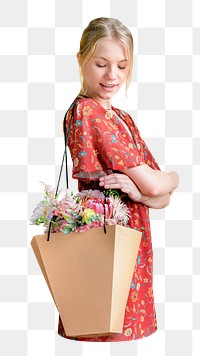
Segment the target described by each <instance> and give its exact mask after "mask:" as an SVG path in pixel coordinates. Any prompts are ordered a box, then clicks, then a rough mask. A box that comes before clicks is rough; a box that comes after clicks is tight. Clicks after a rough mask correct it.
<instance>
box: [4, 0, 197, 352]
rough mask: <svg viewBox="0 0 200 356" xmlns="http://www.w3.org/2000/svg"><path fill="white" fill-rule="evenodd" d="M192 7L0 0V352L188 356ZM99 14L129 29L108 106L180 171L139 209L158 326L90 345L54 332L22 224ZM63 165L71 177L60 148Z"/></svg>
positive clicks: (193, 223) (53, 174)
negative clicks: (125, 60) (144, 217)
mask: <svg viewBox="0 0 200 356" xmlns="http://www.w3.org/2000/svg"><path fill="white" fill-rule="evenodd" d="M199 14H200V1H199V0H193V1H191V0H166V1H165V0H151V1H149V0H139V1H137V0H133V1H130V0H129V1H128V0H123V1H121V0H110V1H109V0H101V1H94V0H82V1H81V0H73V1H72V2H69V1H65V0H18V1H16V0H6V1H3V0H0V181H1V184H0V202H1V204H0V218H1V235H0V354H1V355H2V356H13V355H19V356H36V355H37V356H44V355H48V356H64V355H65V356H66V355H70V356H71V355H72V354H73V355H74V356H91V355H95V356H100V355H101V356H102V355H103V356H121V355H126V356H129V355H130V356H148V355H156V356H157V355H159V356H172V355H173V356H174V355H181V356H188V355H191V356H197V355H199V353H200V235H199V231H200V221H199V220H200V183H199V182H200V154H199V152H200V140H199V138H200V16H199ZM99 16H105V17H115V18H118V19H119V20H121V21H122V22H123V23H124V24H125V25H126V26H128V27H129V29H130V30H131V32H132V34H133V37H134V68H133V79H132V82H131V86H130V88H129V91H128V98H126V97H125V92H124V89H123V88H122V89H121V92H120V93H118V94H117V96H116V97H115V98H114V100H113V105H115V106H117V107H119V108H121V109H123V110H126V111H128V112H129V113H130V114H131V115H132V117H133V119H134V120H135V122H136V124H137V125H138V127H139V130H140V132H141V134H142V136H143V137H144V139H145V140H146V142H147V144H148V146H149V147H150V149H151V151H152V153H153V155H154V156H155V158H156V159H157V161H158V162H159V164H160V166H161V169H162V170H166V171H170V170H176V171H178V173H179V175H180V186H179V187H178V189H177V191H176V192H175V193H174V194H173V195H172V198H171V204H170V205H169V206H168V207H167V208H165V209H162V210H154V209H150V216H151V227H152V239H153V247H154V294H155V302H156V310H157V319H158V331H157V332H156V333H155V334H153V335H152V336H150V337H147V338H145V339H142V340H138V341H131V342H130V341H129V342H116V343H101V344H98V343H92V342H91V343H90V342H78V341H72V340H67V339H64V338H62V337H60V336H58V334H57V323H58V313H57V310H56V309H55V307H54V303H53V301H52V298H51V295H50V293H49V291H48V288H47V286H46V283H45V281H44V278H43V276H42V274H41V272H40V270H39V267H38V265H37V262H36V260H35V257H34V255H33V252H32V249H31V247H30V241H31V238H32V236H34V235H35V234H39V233H42V228H40V227H35V226H30V225H29V221H28V219H29V218H30V215H31V213H32V210H33V208H34V207H35V204H36V203H38V202H39V201H40V199H41V198H42V195H43V187H42V185H41V184H40V183H39V181H40V180H41V181H44V182H47V183H48V184H51V185H54V186H55V184H56V182H57V179H58V173H59V169H60V164H61V159H62V154H63V149H64V140H63V133H62V121H63V117H64V114H65V112H66V110H67V109H68V107H69V105H70V104H71V102H72V101H73V99H74V98H75V96H76V95H77V93H78V91H79V88H80V84H79V69H78V65H77V61H76V53H77V52H78V49H79V40H80V36H81V33H82V31H83V29H84V28H85V27H86V26H87V24H88V22H89V21H90V20H91V19H93V18H96V17H99ZM69 164H70V173H69V174H70V176H71V159H70V155H69ZM64 184H65V179H64V177H62V181H61V186H63V185H64ZM70 188H71V189H72V190H77V181H76V180H73V181H72V179H70Z"/></svg>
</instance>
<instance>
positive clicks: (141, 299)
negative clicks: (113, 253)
mask: <svg viewBox="0 0 200 356" xmlns="http://www.w3.org/2000/svg"><path fill="white" fill-rule="evenodd" d="M72 109H73V115H72ZM112 110H113V111H112V112H111V113H109V112H108V111H106V110H105V109H104V108H103V106H102V105H101V104H100V103H99V102H97V101H96V100H94V99H91V98H88V97H83V96H80V95H79V96H78V97H77V98H76V99H75V100H74V102H73V104H72V106H71V107H70V109H69V111H68V113H67V116H66V125H67V128H68V131H67V132H69V139H68V146H69V149H70V153H71V157H72V161H73V172H72V177H73V178H76V179H78V189H79V191H81V190H82V189H99V190H101V188H102V187H100V186H99V177H101V176H102V175H105V174H110V173H113V172H119V171H121V172H122V171H123V170H124V169H127V168H132V167H136V166H139V165H142V164H148V165H149V166H150V167H151V168H153V169H158V170H159V169H160V168H159V166H158V164H157V163H156V161H155V159H154V157H153V156H152V154H151V153H150V151H149V149H148V148H147V146H146V144H145V142H144V140H143V139H142V138H141V136H140V133H139V131H138V129H137V127H136V125H135V123H134V122H133V120H132V119H131V117H130V115H129V114H128V113H126V112H124V111H122V110H119V109H117V108H115V107H113V106H112ZM130 133H131V135H132V138H131V137H130ZM103 189H104V188H103ZM122 199H123V200H124V201H125V202H126V204H127V205H128V207H129V209H130V212H131V219H130V227H132V228H133V227H136V229H137V230H140V231H142V240H141V244H140V247H139V252H138V257H137V262H136V265H135V270H134V273H133V277H132V283H131V286H130V291H129V296H128V300H127V305H126V309H125V317H124V325H123V331H122V333H119V334H115V335H112V336H110V335H109V336H99V337H92V338H88V337H69V336H67V335H66V334H65V331H64V328H63V325H62V321H61V318H60V317H59V325H58V333H59V335H61V336H63V337H65V338H68V339H72V340H78V341H91V342H113V341H129V340H133V339H134V340H136V339H141V338H143V337H146V336H149V335H151V334H152V333H154V332H155V331H156V329H157V324H156V313H155V306H154V296H153V268H152V267H153V251H152V242H151V231H150V221H149V208H148V207H147V206H145V205H143V204H142V203H135V202H134V201H133V200H131V199H130V198H129V197H128V195H126V194H124V195H123V198H122Z"/></svg>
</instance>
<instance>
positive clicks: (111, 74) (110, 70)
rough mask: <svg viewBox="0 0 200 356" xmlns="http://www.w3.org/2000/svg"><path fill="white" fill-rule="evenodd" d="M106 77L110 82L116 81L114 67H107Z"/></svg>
mask: <svg viewBox="0 0 200 356" xmlns="http://www.w3.org/2000/svg"><path fill="white" fill-rule="evenodd" d="M106 77H107V78H108V79H110V80H114V79H116V68H115V67H114V66H108V67H107V71H106Z"/></svg>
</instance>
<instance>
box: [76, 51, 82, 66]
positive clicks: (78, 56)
mask: <svg viewBox="0 0 200 356" xmlns="http://www.w3.org/2000/svg"><path fill="white" fill-rule="evenodd" d="M76 58H77V60H78V64H79V66H80V65H81V54H80V52H78V53H77V54H76Z"/></svg>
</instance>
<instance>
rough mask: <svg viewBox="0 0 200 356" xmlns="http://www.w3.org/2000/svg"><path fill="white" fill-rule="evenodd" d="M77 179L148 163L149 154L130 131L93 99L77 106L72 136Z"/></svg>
mask: <svg viewBox="0 0 200 356" xmlns="http://www.w3.org/2000/svg"><path fill="white" fill-rule="evenodd" d="M68 146H69V149H70V153H71V157H72V161H73V170H72V177H73V178H76V179H92V180H94V179H99V177H101V176H103V175H106V174H109V173H112V172H113V171H115V170H117V171H123V170H124V169H127V168H132V167H136V166H139V165H141V164H145V163H146V162H145V156H144V154H143V153H142V151H141V150H140V149H139V147H138V146H137V144H136V143H135V142H134V140H131V139H130V136H129V134H128V133H127V132H126V131H125V130H124V129H120V125H116V124H115V123H114V122H113V120H109V118H107V117H106V116H105V115H104V113H102V112H101V111H100V110H99V109H98V107H97V106H96V105H95V103H94V102H93V101H92V100H91V99H87V100H80V101H78V103H77V104H76V105H75V107H74V113H73V120H72V124H71V127H70V135H69V140H68Z"/></svg>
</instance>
